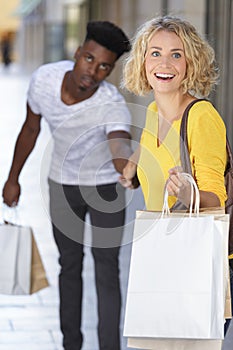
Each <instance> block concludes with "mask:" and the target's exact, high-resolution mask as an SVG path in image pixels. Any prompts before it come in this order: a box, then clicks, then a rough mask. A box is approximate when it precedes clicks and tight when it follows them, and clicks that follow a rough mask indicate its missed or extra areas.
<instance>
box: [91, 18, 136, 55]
mask: <svg viewBox="0 0 233 350" xmlns="http://www.w3.org/2000/svg"><path fill="white" fill-rule="evenodd" d="M88 40H94V41H96V42H97V43H98V44H100V45H102V46H104V47H106V48H107V49H108V50H110V51H113V52H115V53H116V54H117V58H119V57H120V56H121V55H122V54H123V53H124V52H128V51H129V50H130V42H129V39H128V38H127V36H126V35H125V33H124V32H123V31H122V29H120V28H119V27H117V26H116V25H115V24H113V23H111V22H108V21H91V22H88V24H87V34H86V38H85V41H88Z"/></svg>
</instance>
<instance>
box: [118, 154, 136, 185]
mask: <svg viewBox="0 0 233 350" xmlns="http://www.w3.org/2000/svg"><path fill="white" fill-rule="evenodd" d="M119 182H120V184H121V185H122V186H123V187H125V188H130V189H135V188H137V187H139V185H140V184H139V181H138V178H137V164H135V163H134V162H133V161H131V160H129V161H128V163H127V164H126V166H125V168H124V169H123V173H122V175H121V176H120V177H119Z"/></svg>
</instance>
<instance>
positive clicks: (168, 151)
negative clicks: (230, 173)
mask: <svg viewBox="0 0 233 350" xmlns="http://www.w3.org/2000/svg"><path fill="white" fill-rule="evenodd" d="M217 80H218V70H217V67H216V63H215V55H214V50H213V49H212V48H211V47H210V45H209V44H208V42H207V41H206V40H204V39H203V38H202V37H201V36H200V35H199V34H198V33H197V31H196V29H195V28H194V27H193V26H192V25H191V24H190V23H188V22H187V21H184V20H182V19H180V18H176V17H170V16H165V17H160V18H155V19H152V20H150V21H148V22H146V23H145V24H144V25H143V26H142V27H140V28H139V30H138V32H137V33H136V36H135V38H134V40H133V43H132V50H131V52H130V54H129V56H128V59H127V61H126V64H125V67H124V86H125V87H126V88H127V89H128V90H129V91H130V92H132V93H134V94H136V95H145V94H147V93H149V92H151V91H152V90H153V95H154V101H153V102H152V103H151V104H150V105H149V106H148V109H147V116H146V124H145V127H144V129H143V132H142V136H141V140H140V146H139V147H138V149H137V150H136V152H135V153H134V154H133V155H132V156H131V158H130V160H129V161H128V163H127V166H126V167H125V169H124V170H123V175H122V176H121V177H120V182H121V184H122V185H123V186H125V187H128V188H135V186H134V184H135V178H136V177H138V179H139V183H140V185H141V187H142V191H143V195H144V199H145V203H146V208H147V210H155V211H161V210H162V206H163V195H164V188H165V185H166V186H167V190H168V194H169V195H170V197H169V206H170V207H172V206H173V205H174V204H175V202H176V201H177V200H179V201H180V202H181V203H183V205H185V206H186V207H189V205H190V185H189V184H188V183H187V182H186V181H185V180H184V178H183V176H182V168H181V161H180V125H181V120H182V116H183V113H184V111H185V109H186V108H187V107H188V105H189V104H190V103H191V102H192V101H194V100H197V99H198V98H200V97H201V98H207V97H208V96H209V94H210V92H211V90H212V89H213V87H214V85H215V84H216V83H217ZM187 133H188V145H189V153H190V162H191V167H192V173H193V177H194V179H195V181H196V183H197V185H198V188H199V191H200V207H201V208H208V207H222V208H224V204H225V201H226V199H227V195H226V189H225V185H224V171H225V167H226V159H227V154H226V129H225V125H224V122H223V120H222V118H221V116H220V115H219V113H218V112H217V110H216V109H215V108H214V107H213V105H212V104H211V103H210V102H208V101H207V100H204V101H203V100H202V101H198V102H197V103H195V104H194V105H193V106H192V107H191V109H190V111H189V118H188V129H187ZM134 345H135V344H134ZM202 345H203V346H204V345H206V344H202ZM181 347H182V346H181ZM182 348H183V347H182ZM177 349H178V348H177ZM179 349H180V348H179ZM188 349H189V348H188ZM195 349H196V348H195ZM203 349H204V348H203Z"/></svg>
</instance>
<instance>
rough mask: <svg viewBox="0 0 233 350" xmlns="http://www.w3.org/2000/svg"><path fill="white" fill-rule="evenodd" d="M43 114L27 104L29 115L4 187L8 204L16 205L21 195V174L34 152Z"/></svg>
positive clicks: (19, 137) (4, 197) (18, 139)
mask: <svg viewBox="0 0 233 350" xmlns="http://www.w3.org/2000/svg"><path fill="white" fill-rule="evenodd" d="M40 122H41V116H40V115H37V114H34V113H33V112H32V110H31V108H30V107H29V105H27V116H26V120H25V122H24V124H23V126H22V129H21V131H20V133H19V135H18V138H17V141H16V144H15V150H14V156H13V161H12V164H11V168H10V172H9V175H8V179H7V181H6V183H5V185H4V187H3V191H2V196H3V201H4V203H6V204H7V205H8V206H12V205H16V204H17V203H18V201H19V196H20V185H19V182H18V180H19V175H20V172H21V170H22V168H23V166H24V163H25V162H26V160H27V158H28V156H29V155H30V153H31V152H32V150H33V148H34V146H35V143H36V140H37V137H38V135H39V133H40Z"/></svg>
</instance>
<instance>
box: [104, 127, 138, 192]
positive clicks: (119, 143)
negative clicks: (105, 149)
mask: <svg viewBox="0 0 233 350" xmlns="http://www.w3.org/2000/svg"><path fill="white" fill-rule="evenodd" d="M108 140H109V147H110V151H111V153H112V161H113V164H114V167H115V169H116V170H117V171H118V172H119V173H120V174H124V172H123V170H124V169H125V167H126V165H127V164H128V160H129V158H130V157H131V156H132V154H133V150H132V148H131V145H130V141H131V136H130V134H129V133H128V132H126V131H113V132H111V133H109V134H108ZM119 180H120V183H121V184H122V186H125V183H124V181H123V180H122V176H121V177H120V178H119ZM130 183H131V188H137V187H138V186H139V182H138V178H137V174H136V167H135V172H134V175H133V176H132V178H131V182H130ZM125 187H128V186H125Z"/></svg>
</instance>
